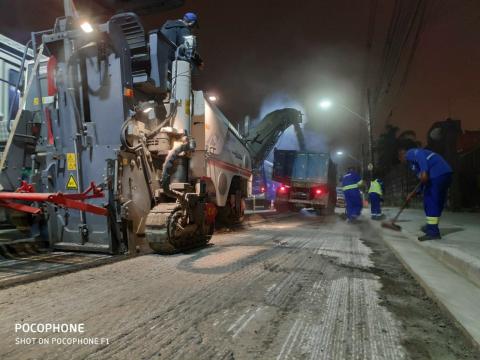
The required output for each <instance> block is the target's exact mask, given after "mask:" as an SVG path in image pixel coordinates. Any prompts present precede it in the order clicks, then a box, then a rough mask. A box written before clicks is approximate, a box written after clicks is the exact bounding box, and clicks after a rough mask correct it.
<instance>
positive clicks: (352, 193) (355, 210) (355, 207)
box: [342, 168, 363, 222]
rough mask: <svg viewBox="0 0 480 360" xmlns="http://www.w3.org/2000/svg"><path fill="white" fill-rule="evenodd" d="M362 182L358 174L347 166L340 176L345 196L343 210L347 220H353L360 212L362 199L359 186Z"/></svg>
mask: <svg viewBox="0 0 480 360" xmlns="http://www.w3.org/2000/svg"><path fill="white" fill-rule="evenodd" d="M362 183H363V181H362V179H361V178H360V175H358V173H357V172H356V171H355V170H354V169H353V168H349V169H348V171H347V172H346V173H345V175H343V177H342V190H343V195H344V197H345V210H346V213H347V220H348V221H349V222H354V221H355V220H356V219H357V218H358V217H359V216H360V214H361V213H362V208H363V201H362V194H361V193H360V189H359V186H361V185H362Z"/></svg>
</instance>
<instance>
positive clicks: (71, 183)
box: [66, 174, 78, 190]
mask: <svg viewBox="0 0 480 360" xmlns="http://www.w3.org/2000/svg"><path fill="white" fill-rule="evenodd" d="M66 188H67V190H78V184H77V180H75V177H74V176H73V175H72V174H70V176H69V177H68V181H67V186H66Z"/></svg>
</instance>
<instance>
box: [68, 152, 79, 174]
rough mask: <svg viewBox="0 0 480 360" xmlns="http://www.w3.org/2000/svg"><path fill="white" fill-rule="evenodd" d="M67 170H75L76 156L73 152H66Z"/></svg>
mask: <svg viewBox="0 0 480 360" xmlns="http://www.w3.org/2000/svg"><path fill="white" fill-rule="evenodd" d="M67 170H77V157H76V156H75V153H67Z"/></svg>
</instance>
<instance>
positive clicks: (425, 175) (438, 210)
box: [398, 148, 453, 241]
mask: <svg viewBox="0 0 480 360" xmlns="http://www.w3.org/2000/svg"><path fill="white" fill-rule="evenodd" d="M398 157H399V159H400V161H401V162H403V163H405V162H407V163H408V164H409V166H410V168H411V170H413V171H414V172H415V173H416V174H417V177H418V178H419V180H420V182H421V183H422V188H421V191H423V205H424V209H425V215H426V217H427V224H426V225H425V226H423V227H422V231H423V232H424V233H425V235H423V236H420V237H419V238H418V240H419V241H425V240H436V239H440V238H441V236H440V229H439V228H438V223H439V220H440V216H441V215H442V211H443V208H444V206H445V203H446V201H447V194H448V188H449V187H450V184H451V183H452V173H453V170H452V168H451V167H450V165H449V164H448V163H447V162H446V161H445V159H444V158H443V157H441V156H440V155H439V154H437V153H434V152H433V151H430V150H427V149H421V148H413V149H410V150H406V149H400V150H399V153H398ZM409 196H415V194H414V193H412V194H411V195H409Z"/></svg>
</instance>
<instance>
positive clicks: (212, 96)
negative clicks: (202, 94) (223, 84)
mask: <svg viewBox="0 0 480 360" xmlns="http://www.w3.org/2000/svg"><path fill="white" fill-rule="evenodd" d="M208 100H210V101H211V102H215V101H217V100H218V98H217V97H216V96H215V95H210V96H209V97H208Z"/></svg>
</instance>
